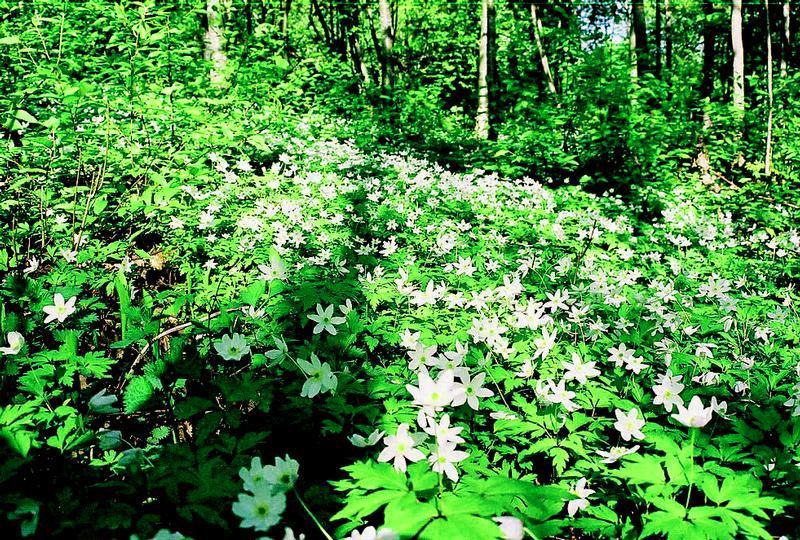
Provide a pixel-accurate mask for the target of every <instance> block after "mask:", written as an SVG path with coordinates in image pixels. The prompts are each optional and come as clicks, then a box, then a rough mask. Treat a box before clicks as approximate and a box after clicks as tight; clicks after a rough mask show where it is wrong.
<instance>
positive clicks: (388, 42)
mask: <svg viewBox="0 0 800 540" xmlns="http://www.w3.org/2000/svg"><path fill="white" fill-rule="evenodd" d="M378 16H379V17H380V23H381V26H380V28H381V43H382V45H383V47H382V49H381V89H386V88H387V87H392V86H393V85H394V78H393V77H394V75H393V73H392V49H393V48H394V24H393V21H392V7H391V6H390V5H389V0H378Z"/></svg>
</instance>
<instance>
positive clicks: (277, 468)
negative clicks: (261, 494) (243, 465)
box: [264, 455, 300, 491]
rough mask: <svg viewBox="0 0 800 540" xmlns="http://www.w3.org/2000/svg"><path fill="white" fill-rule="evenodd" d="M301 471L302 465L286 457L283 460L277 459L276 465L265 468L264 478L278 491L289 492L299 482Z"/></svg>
mask: <svg viewBox="0 0 800 540" xmlns="http://www.w3.org/2000/svg"><path fill="white" fill-rule="evenodd" d="M299 471H300V464H299V463H298V462H297V461H295V460H294V459H292V458H290V457H289V456H288V455H286V456H285V457H284V458H283V459H281V458H279V457H276V458H275V465H267V466H266V467H264V476H265V478H266V480H267V482H268V483H270V484H272V485H273V486H275V487H276V488H277V489H278V490H281V491H289V490H290V489H292V487H294V483H295V482H297V477H298V473H299Z"/></svg>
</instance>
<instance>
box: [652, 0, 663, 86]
mask: <svg viewBox="0 0 800 540" xmlns="http://www.w3.org/2000/svg"><path fill="white" fill-rule="evenodd" d="M660 3H661V2H660V1H659V0H656V2H655V9H656V29H655V36H654V40H655V54H656V77H658V78H659V79H660V78H661V76H662V74H663V73H662V71H663V70H662V58H661V5H660Z"/></svg>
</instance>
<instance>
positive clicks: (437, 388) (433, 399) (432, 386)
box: [406, 367, 463, 410]
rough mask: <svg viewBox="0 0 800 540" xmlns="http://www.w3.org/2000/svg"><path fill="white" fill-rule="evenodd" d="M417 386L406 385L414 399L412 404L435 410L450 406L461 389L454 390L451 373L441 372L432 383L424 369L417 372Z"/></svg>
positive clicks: (453, 379)
mask: <svg viewBox="0 0 800 540" xmlns="http://www.w3.org/2000/svg"><path fill="white" fill-rule="evenodd" d="M418 378H419V383H418V384H419V386H412V385H410V384H407V385H406V390H408V392H409V393H410V394H411V395H412V396H413V397H414V404H415V405H419V406H421V407H425V408H429V409H433V410H437V409H440V408H442V407H446V406H448V405H450V404H451V403H452V402H453V400H454V399H456V397H457V396H459V395H460V394H461V392H463V389H459V388H456V386H455V376H454V375H453V372H452V371H449V370H448V371H443V372H441V373H440V374H439V377H438V378H437V379H436V380H435V381H434V380H433V379H432V378H431V376H430V375H428V370H427V369H425V368H424V367H423V368H421V369H420V371H419V377H418Z"/></svg>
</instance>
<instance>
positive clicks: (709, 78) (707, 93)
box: [700, 0, 717, 98]
mask: <svg viewBox="0 0 800 540" xmlns="http://www.w3.org/2000/svg"><path fill="white" fill-rule="evenodd" d="M703 15H704V16H705V22H704V23H703V82H702V83H701V85H700V96H701V97H703V98H707V97H711V94H712V93H713V92H714V62H715V59H716V55H715V51H714V46H715V41H716V38H717V25H716V23H714V22H713V21H712V20H711V18H712V17H713V15H714V4H713V3H712V2H711V0H705V1H704V2H703Z"/></svg>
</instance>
